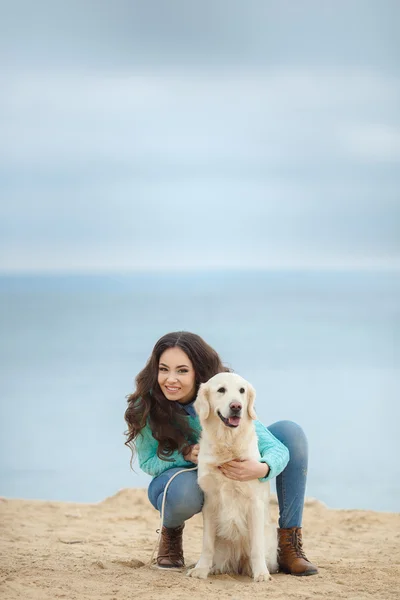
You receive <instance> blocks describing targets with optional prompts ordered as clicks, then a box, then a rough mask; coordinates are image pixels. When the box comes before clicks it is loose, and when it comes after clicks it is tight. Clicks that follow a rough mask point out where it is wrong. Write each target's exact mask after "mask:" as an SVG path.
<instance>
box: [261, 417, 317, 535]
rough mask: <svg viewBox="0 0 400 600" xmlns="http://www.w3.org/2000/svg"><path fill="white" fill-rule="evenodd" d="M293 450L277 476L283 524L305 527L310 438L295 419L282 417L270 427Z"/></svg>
mask: <svg viewBox="0 0 400 600" xmlns="http://www.w3.org/2000/svg"><path fill="white" fill-rule="evenodd" d="M268 429H269V430H270V432H271V433H272V434H273V435H274V436H275V437H276V438H277V439H278V440H279V441H280V442H282V444H284V445H285V446H286V448H287V449H288V450H289V454H290V460H289V462H288V464H287V466H286V468H285V469H284V470H283V471H282V473H281V474H280V475H278V477H277V478H276V492H277V495H278V502H279V527H281V528H285V529H286V528H290V527H301V521H302V518H303V507H304V496H305V493H306V483H307V466H308V442H307V438H306V436H305V434H304V431H303V430H302V428H301V427H300V425H297V424H296V423H293V422H292V421H278V422H277V423H274V424H273V425H270V426H269V427H268Z"/></svg>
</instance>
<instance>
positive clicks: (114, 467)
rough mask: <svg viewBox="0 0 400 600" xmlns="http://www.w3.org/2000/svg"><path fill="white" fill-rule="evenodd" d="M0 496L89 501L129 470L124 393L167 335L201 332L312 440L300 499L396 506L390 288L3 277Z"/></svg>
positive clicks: (259, 279) (311, 280) (356, 279)
mask: <svg viewBox="0 0 400 600" xmlns="http://www.w3.org/2000/svg"><path fill="white" fill-rule="evenodd" d="M0 303H1V311H0V328H1V341H0V359H1V442H0V444H1V445H0V450H1V459H0V478H1V482H0V494H1V495H3V496H8V497H23V498H38V499H53V500H72V501H84V502H86V501H88V502H92V501H98V500H101V499H103V498H104V497H105V496H108V495H111V494H113V493H115V492H116V491H117V490H118V489H120V488H122V487H142V486H145V485H147V483H148V481H149V477H148V476H147V475H145V474H143V473H142V472H141V471H140V470H139V468H138V467H137V466H136V467H135V470H136V472H135V473H133V472H132V471H130V469H129V451H128V450H127V448H125V447H124V445H123V441H124V438H123V435H122V433H123V431H124V428H125V425H124V421H123V413H124V410H125V402H126V401H125V395H126V394H128V393H130V392H131V391H132V389H133V380H134V377H135V375H136V374H137V372H138V371H139V370H140V369H141V368H142V367H143V365H144V363H145V361H146V360H147V358H148V356H149V354H150V351H151V348H152V346H153V344H154V342H155V341H156V340H157V339H158V337H160V336H161V335H163V334H164V333H166V332H168V331H173V330H177V329H186V330H189V331H194V332H197V333H199V334H200V335H202V336H203V337H204V338H205V339H206V340H207V341H208V342H209V343H210V344H211V345H213V346H214V347H215V348H216V349H217V350H218V352H219V353H220V354H221V356H222V358H223V360H224V361H225V362H226V363H227V364H229V365H230V366H232V367H233V368H234V369H235V370H236V371H237V372H238V373H240V374H241V375H243V376H244V377H246V378H247V379H249V380H250V381H251V382H252V383H253V385H254V386H255V387H256V390H257V403H256V408H257V411H258V415H259V418H260V419H261V420H262V421H263V422H264V423H266V424H267V425H268V424H269V423H272V422H274V421H276V420H279V419H292V420H294V421H297V422H298V423H300V424H301V425H302V426H303V428H304V429H305V431H306V433H307V436H308V439H309V444H310V468H309V482H308V490H307V494H308V495H310V496H315V497H318V498H320V499H321V500H323V501H324V502H326V503H327V504H328V505H329V506H331V507H339V508H367V509H377V510H390V511H399V510H400V485H399V475H400V469H399V466H398V465H399V455H400V442H399V437H400V434H399V423H400V409H399V402H400V377H399V374H400V368H399V366H400V278H399V276H398V275H393V274H383V273H380V274H377V273H375V274H371V273H341V274H339V273H319V274H318V273H313V274H311V273H250V274H249V273H248V274H244V273H222V272H221V273H213V274H211V275H207V274H205V273H204V274H193V275H182V274H176V273H175V274H168V273H167V274H162V275H160V274H157V275H155V274H140V275H129V276H117V275H115V276H101V277H100V276H92V277H88V276H74V277H72V276H55V277H2V278H0Z"/></svg>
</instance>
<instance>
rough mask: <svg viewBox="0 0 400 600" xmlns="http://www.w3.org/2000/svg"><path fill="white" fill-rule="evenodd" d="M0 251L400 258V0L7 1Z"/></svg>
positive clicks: (16, 259) (52, 261) (322, 262)
mask: <svg viewBox="0 0 400 600" xmlns="http://www.w3.org/2000/svg"><path fill="white" fill-rule="evenodd" d="M0 6H1V19H0V57H1V58H0V67H1V69H0V72H1V74H0V87H1V89H2V90H3V91H2V94H1V95H0V131H1V132H2V135H1V138H0V192H1V207H0V270H1V271H3V272H24V271H28V272H35V271H45V272H51V271H96V272H98V271H113V270H118V271H120V270H135V269H142V270H143V269H145V270H147V269H160V268H165V269H168V268H174V269H175V268H176V269H180V268H184V269H193V268H215V267H218V268H219V267H227V268H274V269H279V268H327V269H330V268H382V269H386V268H396V269H398V268H399V267H400V201H399V183H400V181H399V180H400V175H399V173H400V168H399V167H400V164H399V163H400V108H399V107H400V76H399V61H398V57H399V50H400V48H399V46H400V43H399V41H398V35H397V31H396V27H395V24H396V23H398V22H399V16H400V7H399V5H398V3H397V2H394V1H393V2H388V1H386V2H385V1H383V2H380V3H377V2H368V1H361V0H360V1H348V2H340V1H339V2H326V3H321V2H316V1H315V2H310V1H304V2H298V3H297V2H296V3H295V2H289V1H287V2H285V1H283V2H282V1H281V2H254V1H250V2H247V3H242V2H232V1H231V2H225V1H224V2H215V1H214V2H202V3H201V4H198V3H191V2H187V1H185V2H183V1H181V2H174V1H170V2H168V3H165V2H151V1H147V2H131V1H130V2H128V1H118V0H116V1H114V2H112V3H111V2H104V1H99V2H92V1H90V2H89V1H82V2H76V1H70V2H68V3H63V2H50V1H49V2H43V1H42V2H40V1H39V2H36V3H34V4H33V3H31V2H28V1H25V2H23V1H21V0H19V1H18V0H17V1H15V2H13V3H7V2H2V3H0Z"/></svg>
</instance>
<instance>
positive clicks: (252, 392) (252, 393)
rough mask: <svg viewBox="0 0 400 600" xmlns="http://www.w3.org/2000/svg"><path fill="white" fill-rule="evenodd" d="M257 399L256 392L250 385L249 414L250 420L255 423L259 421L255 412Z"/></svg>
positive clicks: (248, 395) (248, 394)
mask: <svg viewBox="0 0 400 600" xmlns="http://www.w3.org/2000/svg"><path fill="white" fill-rule="evenodd" d="M255 399H256V390H255V389H254V388H253V386H252V385H250V384H248V387H247V412H248V414H249V417H250V419H253V420H254V421H255V420H256V419H257V415H256V411H255V410H254V400H255Z"/></svg>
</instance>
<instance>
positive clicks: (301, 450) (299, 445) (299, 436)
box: [268, 420, 308, 459]
mask: <svg viewBox="0 0 400 600" xmlns="http://www.w3.org/2000/svg"><path fill="white" fill-rule="evenodd" d="M268 429H269V430H270V431H271V433H272V434H273V435H274V436H275V437H276V438H278V440H279V441H280V442H282V444H284V445H285V446H286V447H287V448H288V450H289V453H290V458H291V459H292V458H294V457H298V458H307V456H308V441H307V437H306V434H305V433H304V431H303V429H302V427H300V425H298V424H297V423H295V422H294V421H286V420H285V421H278V422H277V423H274V424H273V425H272V426H271V427H269V428H268Z"/></svg>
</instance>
